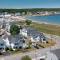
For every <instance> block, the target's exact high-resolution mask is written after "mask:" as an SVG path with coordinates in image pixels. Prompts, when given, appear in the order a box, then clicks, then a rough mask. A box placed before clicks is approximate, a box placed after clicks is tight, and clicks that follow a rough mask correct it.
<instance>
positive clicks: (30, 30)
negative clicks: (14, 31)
mask: <svg viewBox="0 0 60 60" xmlns="http://www.w3.org/2000/svg"><path fill="white" fill-rule="evenodd" d="M27 33H28V36H32V37H33V38H36V37H38V36H39V37H40V38H44V39H45V36H44V34H43V33H41V32H40V31H37V30H36V29H33V28H30V27H29V28H27Z"/></svg>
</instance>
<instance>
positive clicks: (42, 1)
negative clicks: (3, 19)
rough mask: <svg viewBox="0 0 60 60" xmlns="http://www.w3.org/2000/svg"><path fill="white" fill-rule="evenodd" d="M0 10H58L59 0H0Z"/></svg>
mask: <svg viewBox="0 0 60 60" xmlns="http://www.w3.org/2000/svg"><path fill="white" fill-rule="evenodd" d="M0 8H17V9H20V8H60V0H0Z"/></svg>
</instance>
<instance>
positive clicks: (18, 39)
mask: <svg viewBox="0 0 60 60" xmlns="http://www.w3.org/2000/svg"><path fill="white" fill-rule="evenodd" d="M3 41H4V42H5V45H6V47H8V48H12V49H13V50H15V49H19V48H24V47H26V44H25V40H24V38H23V36H22V35H15V36H11V35H10V36H6V35H5V36H3Z"/></svg>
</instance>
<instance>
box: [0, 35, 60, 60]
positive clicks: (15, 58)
mask: <svg viewBox="0 0 60 60" xmlns="http://www.w3.org/2000/svg"><path fill="white" fill-rule="evenodd" d="M48 36H49V35H48ZM52 39H55V41H56V45H55V46H52V47H49V48H42V49H38V50H34V51H30V52H25V53H18V54H15V55H10V56H4V57H0V60H21V57H22V56H25V55H29V56H30V57H31V58H33V59H34V58H35V59H36V60H37V58H38V57H40V56H43V55H44V54H46V53H47V52H50V50H55V49H59V48H60V37H58V36H53V37H52Z"/></svg>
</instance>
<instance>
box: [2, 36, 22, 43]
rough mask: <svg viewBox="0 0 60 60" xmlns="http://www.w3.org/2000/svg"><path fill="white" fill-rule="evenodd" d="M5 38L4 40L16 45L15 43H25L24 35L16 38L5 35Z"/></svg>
mask: <svg viewBox="0 0 60 60" xmlns="http://www.w3.org/2000/svg"><path fill="white" fill-rule="evenodd" d="M3 38H4V39H6V38H8V40H9V42H10V43H15V42H18V43H19V42H21V41H23V36H22V35H15V36H12V35H10V36H7V35H5V36H4V37H3Z"/></svg>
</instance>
